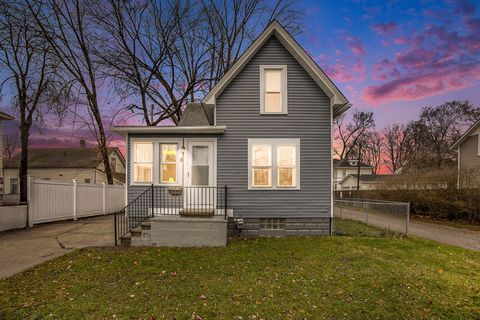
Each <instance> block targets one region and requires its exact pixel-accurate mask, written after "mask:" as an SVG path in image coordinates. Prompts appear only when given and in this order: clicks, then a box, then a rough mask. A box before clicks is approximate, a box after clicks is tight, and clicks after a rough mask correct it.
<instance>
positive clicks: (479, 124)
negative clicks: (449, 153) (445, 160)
mask: <svg viewBox="0 0 480 320" xmlns="http://www.w3.org/2000/svg"><path fill="white" fill-rule="evenodd" d="M479 128H480V119H478V121H477V122H475V123H474V124H473V125H472V126H471V127H470V128H468V130H467V131H465V133H464V134H463V135H462V136H461V137H460V138H459V139H458V140H457V141H456V142H455V143H454V144H453V145H452V146H451V147H450V149H456V148H458V147H459V146H460V145H461V144H462V143H463V142H464V141H465V140H467V138H468V137H469V136H470V135H471V134H472V133H474V132H475V130H477V129H479Z"/></svg>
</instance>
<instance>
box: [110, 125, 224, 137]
mask: <svg viewBox="0 0 480 320" xmlns="http://www.w3.org/2000/svg"><path fill="white" fill-rule="evenodd" d="M225 129H227V127H226V126H191V127H182V126H159V127H149V126H116V127H112V128H110V131H112V132H115V133H118V134H120V135H123V136H125V135H126V134H128V133H160V134H161V133H178V134H222V133H223V132H225Z"/></svg>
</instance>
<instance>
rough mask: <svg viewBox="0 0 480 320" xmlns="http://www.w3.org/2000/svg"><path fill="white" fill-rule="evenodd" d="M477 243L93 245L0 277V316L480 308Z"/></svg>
mask: <svg viewBox="0 0 480 320" xmlns="http://www.w3.org/2000/svg"><path fill="white" fill-rule="evenodd" d="M479 315H480V253H478V252H473V251H467V250H463V249H459V248H454V247H451V246H447V245H442V244H438V243H435V242H431V241H426V240H420V239H416V238H410V239H404V238H399V237H395V236H394V237H383V238H378V237H347V236H335V237H296V238H256V239H248V240H244V239H239V240H234V241H232V242H231V243H230V244H229V245H228V246H227V247H224V248H210V249H209V248H192V249H168V248H102V249H100V248H91V249H83V250H78V251H74V252H72V253H71V254H68V255H66V256H64V257H61V258H58V259H55V260H53V261H51V262H48V263H45V264H43V265H41V266H38V267H36V268H33V269H31V270H29V271H27V272H24V273H22V274H19V275H17V276H15V277H13V278H9V279H7V280H3V281H0V319H42V318H45V319H164V318H165V319H173V318H175V319H304V318H306V319H323V318H325V319H386V318H390V319H405V318H415V319H422V318H423V319H432V318H446V319H467V318H468V319H471V318H480V316H479Z"/></svg>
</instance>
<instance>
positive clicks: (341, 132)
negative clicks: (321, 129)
mask: <svg viewBox="0 0 480 320" xmlns="http://www.w3.org/2000/svg"><path fill="white" fill-rule="evenodd" d="M345 119H346V116H345V114H343V115H342V116H340V117H338V118H337V119H336V120H335V121H334V139H335V140H336V142H337V144H338V146H337V147H336V148H334V152H335V154H336V155H338V156H339V157H340V159H343V158H348V156H349V155H350V153H351V152H352V150H354V149H355V148H356V147H357V145H358V143H359V141H360V140H361V139H362V137H363V135H364V134H365V133H367V132H368V131H369V130H371V129H373V128H375V120H374V119H373V112H364V111H359V110H355V112H354V113H353V116H352V120H351V121H350V122H348V123H346V120H345Z"/></svg>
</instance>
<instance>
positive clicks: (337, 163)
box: [333, 159, 373, 168]
mask: <svg viewBox="0 0 480 320" xmlns="http://www.w3.org/2000/svg"><path fill="white" fill-rule="evenodd" d="M349 161H357V160H356V159H333V167H334V168H358V164H357V165H356V166H352V165H350V163H348V162H349ZM360 168H373V167H372V166H371V165H368V164H366V163H363V162H360Z"/></svg>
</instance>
